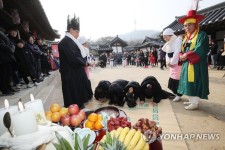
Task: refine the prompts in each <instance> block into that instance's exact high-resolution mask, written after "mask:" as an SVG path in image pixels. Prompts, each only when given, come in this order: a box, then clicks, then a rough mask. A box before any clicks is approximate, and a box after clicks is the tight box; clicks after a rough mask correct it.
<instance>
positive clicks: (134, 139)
mask: <svg viewBox="0 0 225 150" xmlns="http://www.w3.org/2000/svg"><path fill="white" fill-rule="evenodd" d="M110 135H111V136H112V137H113V136H115V137H117V138H118V140H119V141H120V142H122V143H124V145H125V147H126V150H149V144H148V143H147V142H146V137H145V136H144V135H143V134H142V133H141V131H139V130H138V131H137V130H135V129H130V128H128V127H125V128H122V127H119V128H118V129H117V130H112V131H111V132H110ZM105 139H106V137H105V136H104V137H103V138H102V139H101V141H100V142H104V141H105ZM100 149H101V148H100Z"/></svg>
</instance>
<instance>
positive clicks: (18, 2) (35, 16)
mask: <svg viewBox="0 0 225 150" xmlns="http://www.w3.org/2000/svg"><path fill="white" fill-rule="evenodd" d="M3 5H4V7H3V9H1V10H0V22H1V23H0V24H1V26H3V27H4V28H6V29H7V28H8V27H10V26H12V25H13V23H12V19H11V16H10V13H9V12H8V11H9V10H10V9H11V8H15V9H17V10H18V12H19V16H20V19H21V21H22V20H26V21H29V26H30V29H31V30H36V31H37V33H38V34H40V35H41V36H42V37H43V38H45V39H47V40H54V39H55V38H60V35H59V34H58V33H57V32H56V31H55V30H54V29H53V28H52V27H51V25H50V23H49V21H48V18H47V16H46V14H45V12H44V9H43V7H42V5H41V3H40V1H39V0H4V1H3ZM65 22H66V19H65Z"/></svg>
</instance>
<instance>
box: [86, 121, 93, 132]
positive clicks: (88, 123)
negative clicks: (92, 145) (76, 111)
mask: <svg viewBox="0 0 225 150" xmlns="http://www.w3.org/2000/svg"><path fill="white" fill-rule="evenodd" d="M85 127H86V128H89V129H91V130H92V129H94V122H91V121H88V120H87V121H86V122H85Z"/></svg>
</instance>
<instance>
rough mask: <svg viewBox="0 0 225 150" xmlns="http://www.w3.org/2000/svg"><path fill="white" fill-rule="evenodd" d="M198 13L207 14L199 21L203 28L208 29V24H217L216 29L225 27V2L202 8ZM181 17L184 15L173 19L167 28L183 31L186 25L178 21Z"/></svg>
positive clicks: (176, 31)
mask: <svg viewBox="0 0 225 150" xmlns="http://www.w3.org/2000/svg"><path fill="white" fill-rule="evenodd" d="M197 13H198V14H201V15H204V16H205V19H204V20H202V21H201V22H200V23H199V25H200V28H201V29H202V30H208V26H215V25H216V30H221V29H222V28H223V29H224V28H225V2H222V3H219V4H216V5H214V6H211V7H208V8H205V9H202V10H200V11H198V12H197ZM181 17H183V16H180V17H176V20H175V21H173V22H172V23H171V24H170V25H168V26H167V27H166V28H171V29H173V30H174V31H175V33H179V32H182V30H183V28H184V26H183V25H182V24H180V23H178V21H177V20H178V19H179V18H181ZM164 29H165V28H164Z"/></svg>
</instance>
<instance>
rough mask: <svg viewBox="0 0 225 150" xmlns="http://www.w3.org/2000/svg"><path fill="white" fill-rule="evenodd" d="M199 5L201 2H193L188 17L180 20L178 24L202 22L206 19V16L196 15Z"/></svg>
mask: <svg viewBox="0 0 225 150" xmlns="http://www.w3.org/2000/svg"><path fill="white" fill-rule="evenodd" d="M198 4H199V0H192V3H191V8H190V10H189V11H188V13H187V15H186V16H184V17H182V18H180V19H179V20H178V22H179V23H182V24H187V23H199V22H201V21H202V20H203V19H204V18H205V16H203V15H199V14H197V13H196V12H197V9H198V6H199V5H198Z"/></svg>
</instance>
